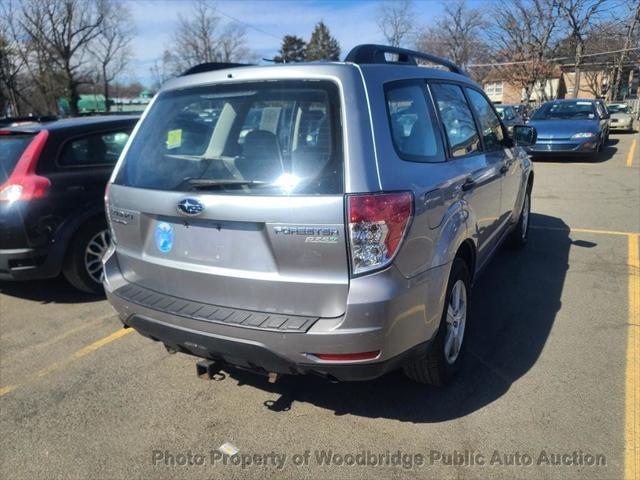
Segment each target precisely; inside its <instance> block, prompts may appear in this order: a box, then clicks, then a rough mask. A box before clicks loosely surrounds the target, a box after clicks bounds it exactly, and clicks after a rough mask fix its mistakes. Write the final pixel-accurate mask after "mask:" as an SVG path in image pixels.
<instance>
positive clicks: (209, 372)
mask: <svg viewBox="0 0 640 480" xmlns="http://www.w3.org/2000/svg"><path fill="white" fill-rule="evenodd" d="M221 368H222V367H221V365H220V364H219V363H218V362H215V361H213V360H200V361H199V362H198V363H196V375H198V377H200V378H202V379H203V380H211V379H212V378H214V377H215V376H216V375H218V374H219V373H220V370H221Z"/></svg>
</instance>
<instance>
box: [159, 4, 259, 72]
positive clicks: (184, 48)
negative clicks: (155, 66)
mask: <svg viewBox="0 0 640 480" xmlns="http://www.w3.org/2000/svg"><path fill="white" fill-rule="evenodd" d="M172 50H174V51H176V52H180V53H179V54H175V55H174V54H170V55H169V57H168V58H167V61H168V63H169V65H170V69H171V71H172V73H173V74H174V75H177V74H179V73H181V72H183V71H184V70H186V69H188V68H189V67H192V66H194V65H197V64H199V63H207V62H236V61H240V60H245V59H246V58H247V57H250V56H251V53H250V51H249V49H248V48H247V40H246V31H245V29H244V27H242V26H240V25H236V24H228V25H226V26H225V27H224V28H222V25H221V18H220V15H218V13H217V11H216V7H215V3H214V2H212V1H208V0H197V1H196V2H195V3H194V4H193V6H192V7H191V12H190V13H189V15H188V16H185V15H179V16H178V24H177V27H176V30H175V32H174V35H173V40H172Z"/></svg>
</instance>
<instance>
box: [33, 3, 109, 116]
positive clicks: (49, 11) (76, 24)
mask: <svg viewBox="0 0 640 480" xmlns="http://www.w3.org/2000/svg"><path fill="white" fill-rule="evenodd" d="M21 6H22V8H21V15H20V24H21V27H22V28H23V29H24V32H25V34H26V35H27V37H28V41H29V42H31V43H32V44H33V46H34V49H35V51H38V52H40V53H42V52H45V53H46V54H47V55H48V56H49V60H50V61H51V62H53V66H54V67H57V68H58V69H59V70H60V72H61V74H62V76H63V82H64V89H65V93H66V94H67V97H68V99H69V108H70V110H71V113H72V114H77V112H78V109H77V103H78V99H79V94H78V86H79V85H80V84H81V83H83V82H86V81H87V74H88V69H87V64H88V60H87V55H86V54H87V46H88V45H89V43H91V42H92V41H93V40H94V39H95V38H96V37H97V36H98V35H99V34H100V28H101V26H102V23H103V21H104V12H105V9H104V1H103V0H97V1H91V0H22V2H21ZM41 65H42V66H47V64H46V63H44V64H41ZM39 68H41V67H39Z"/></svg>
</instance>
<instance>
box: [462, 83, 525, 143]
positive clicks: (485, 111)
mask: <svg viewBox="0 0 640 480" xmlns="http://www.w3.org/2000/svg"><path fill="white" fill-rule="evenodd" d="M466 90H467V95H469V101H470V102H471V105H472V106H473V109H474V110H475V112H476V116H477V118H478V122H479V123H480V128H481V129H482V139H483V140H484V146H485V148H486V149H487V151H490V152H491V151H496V150H502V149H503V148H504V145H503V141H504V134H503V132H502V125H501V124H500V119H499V118H498V115H496V113H495V112H494V111H493V108H491V105H490V104H489V101H488V100H487V99H486V98H485V97H484V95H482V94H481V93H480V92H478V91H476V90H473V89H471V88H467V89H466ZM505 112H506V113H507V115H509V116H507V119H512V118H514V117H513V110H512V109H511V108H510V107H507V108H506V109H505Z"/></svg>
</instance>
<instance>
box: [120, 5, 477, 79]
mask: <svg viewBox="0 0 640 480" xmlns="http://www.w3.org/2000/svg"><path fill="white" fill-rule="evenodd" d="M446 1H447V0H415V1H414V4H415V13H416V20H417V22H418V23H419V24H421V25H428V24H429V23H430V22H432V21H433V18H434V17H436V16H437V15H439V14H440V13H442V11H443V9H444V6H445V5H446ZM379 3H380V2H379V1H378V0H324V1H322V0H220V1H218V2H216V4H217V7H218V10H219V12H221V14H223V15H221V16H222V18H223V19H224V20H225V21H230V22H232V21H233V20H232V19H231V18H229V17H225V16H224V14H226V15H229V16H230V17H233V18H236V19H238V20H240V21H241V22H240V23H243V24H244V26H245V27H246V29H247V39H248V44H249V47H250V48H251V49H252V50H254V51H256V52H257V53H258V54H259V55H260V57H261V58H262V57H264V58H271V57H273V55H274V54H275V53H276V52H277V50H278V49H279V47H280V41H281V39H282V37H283V36H284V35H287V34H289V35H298V36H301V37H303V38H304V39H305V40H308V39H309V36H310V34H311V31H312V30H313V27H314V25H315V24H316V23H317V22H318V21H319V20H320V19H322V20H324V22H325V23H326V24H327V26H328V27H329V29H330V30H331V32H332V34H333V35H334V36H335V37H336V38H337V39H338V41H339V42H340V46H341V48H342V52H343V55H344V54H346V53H347V52H348V51H349V49H351V47H353V46H354V45H357V44H359V43H373V42H378V43H380V42H383V41H384V38H383V37H382V34H381V33H380V31H379V30H378V27H377V25H376V21H375V18H376V14H377V11H378V8H379ZM467 3H468V4H469V5H470V6H473V7H481V6H482V5H483V4H486V6H487V7H488V6H489V1H488V0H471V1H469V0H468V1H467ZM127 4H128V5H129V8H130V9H131V13H132V15H133V20H134V22H135V24H136V26H137V33H138V35H137V37H136V39H135V40H134V42H133V50H134V55H135V60H134V61H133V62H132V65H131V68H130V71H131V73H130V74H129V75H125V76H124V77H123V78H122V80H124V81H125V82H126V81H129V80H138V81H141V82H142V83H145V84H149V83H150V74H149V68H150V67H151V65H153V61H154V60H155V59H156V58H158V57H160V56H161V55H162V52H163V50H164V49H165V48H167V49H169V50H171V43H170V39H171V33H172V31H173V28H174V26H175V23H176V20H177V18H178V14H179V13H183V14H187V13H188V11H189V7H190V4H191V2H190V1H189V0H128V1H127ZM173 53H179V52H173Z"/></svg>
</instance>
